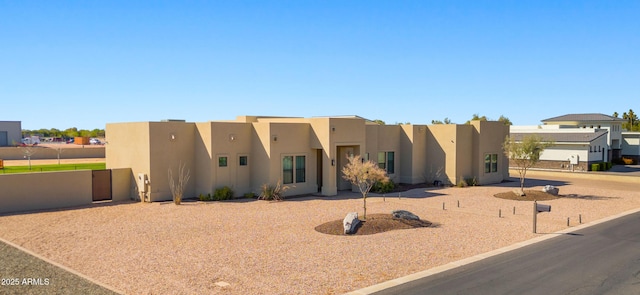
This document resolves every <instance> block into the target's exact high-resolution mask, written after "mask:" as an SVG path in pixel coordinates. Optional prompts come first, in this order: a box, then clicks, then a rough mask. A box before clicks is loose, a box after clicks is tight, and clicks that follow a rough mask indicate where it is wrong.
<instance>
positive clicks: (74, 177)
mask: <svg viewBox="0 0 640 295" xmlns="http://www.w3.org/2000/svg"><path fill="white" fill-rule="evenodd" d="M91 179H92V172H91V170H77V171H62V172H42V173H17V174H5V175H0V187H1V188H2V189H1V190H0V213H8V212H24V211H32V210H43V209H58V208H66V207H75V206H82V205H88V204H91V203H92V201H93V200H92V181H91Z"/></svg>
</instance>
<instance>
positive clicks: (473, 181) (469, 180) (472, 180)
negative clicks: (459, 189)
mask: <svg viewBox="0 0 640 295" xmlns="http://www.w3.org/2000/svg"><path fill="white" fill-rule="evenodd" d="M464 181H466V182H467V184H468V185H470V186H476V185H478V180H477V179H476V178H475V177H471V178H465V180H464Z"/></svg>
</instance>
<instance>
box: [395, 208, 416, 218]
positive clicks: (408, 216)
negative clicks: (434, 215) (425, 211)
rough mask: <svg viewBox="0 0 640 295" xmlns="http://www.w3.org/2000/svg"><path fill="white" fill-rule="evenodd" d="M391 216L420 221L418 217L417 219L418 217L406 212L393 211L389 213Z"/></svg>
mask: <svg viewBox="0 0 640 295" xmlns="http://www.w3.org/2000/svg"><path fill="white" fill-rule="evenodd" d="M391 215H393V218H398V219H407V220H420V217H418V215H415V214H413V213H411V212H409V211H407V210H395V211H393V212H391Z"/></svg>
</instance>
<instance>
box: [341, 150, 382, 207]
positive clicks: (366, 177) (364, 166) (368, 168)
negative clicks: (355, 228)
mask: <svg viewBox="0 0 640 295" xmlns="http://www.w3.org/2000/svg"><path fill="white" fill-rule="evenodd" d="M347 159H348V160H349V163H347V165H345V166H344V167H342V174H343V176H342V178H344V179H345V180H347V181H349V182H351V184H353V185H355V186H357V187H358V189H359V190H360V193H361V194H362V201H363V202H364V206H363V209H364V214H363V219H367V194H368V193H369V191H370V190H371V188H372V187H373V185H374V184H376V182H385V183H386V182H388V181H389V177H388V176H387V172H385V171H384V169H382V168H380V167H378V164H376V163H375V162H372V161H363V160H362V158H361V157H360V156H359V155H356V156H349V155H347Z"/></svg>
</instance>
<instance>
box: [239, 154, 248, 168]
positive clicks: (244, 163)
mask: <svg viewBox="0 0 640 295" xmlns="http://www.w3.org/2000/svg"><path fill="white" fill-rule="evenodd" d="M238 162H239V163H240V166H247V164H248V158H247V156H240V159H239V161H238Z"/></svg>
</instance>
